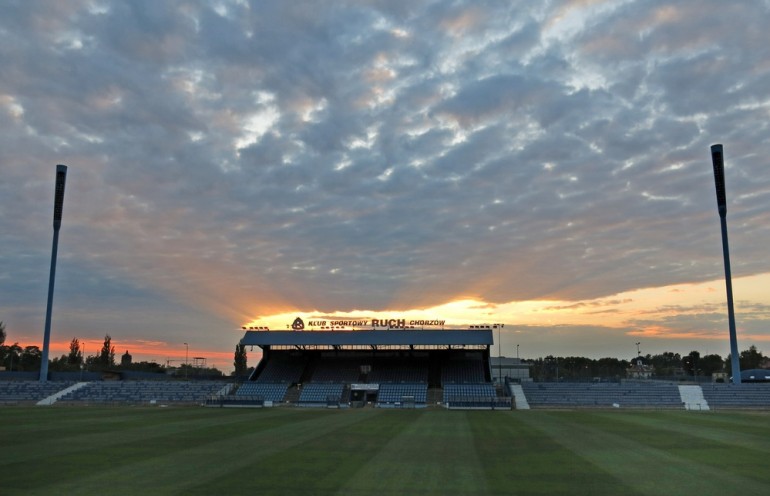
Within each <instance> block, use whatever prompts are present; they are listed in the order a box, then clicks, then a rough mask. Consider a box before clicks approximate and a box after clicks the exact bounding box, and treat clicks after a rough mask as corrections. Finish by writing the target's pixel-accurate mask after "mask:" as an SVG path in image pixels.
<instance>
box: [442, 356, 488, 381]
mask: <svg viewBox="0 0 770 496" xmlns="http://www.w3.org/2000/svg"><path fill="white" fill-rule="evenodd" d="M484 376H485V374H484V364H483V362H482V361H481V360H471V359H450V360H447V361H446V362H445V363H444V366H443V367H442V369H441V383H442V384H444V385H446V384H464V383H465V384H478V383H483V382H484V381H485V377H484Z"/></svg>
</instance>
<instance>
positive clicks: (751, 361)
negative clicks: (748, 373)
mask: <svg viewBox="0 0 770 496" xmlns="http://www.w3.org/2000/svg"><path fill="white" fill-rule="evenodd" d="M738 356H739V357H740V358H739V361H740V362H739V363H740V365H741V366H740V369H741V370H751V369H758V368H759V366H760V364H761V363H762V360H763V359H764V356H763V355H762V352H761V351H759V350H757V347H756V346H754V345H751V346H750V347H749V349H748V350H743V351H741V354H740V355H738ZM732 359H733V357H732V355H727V360H725V361H726V362H727V365H726V366H727V370H732Z"/></svg>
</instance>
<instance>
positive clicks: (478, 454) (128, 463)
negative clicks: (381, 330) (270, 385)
mask: <svg viewBox="0 0 770 496" xmlns="http://www.w3.org/2000/svg"><path fill="white" fill-rule="evenodd" d="M768 460H770V414H769V413H768V412H719V413H713V412H710V413H709V412H700V413H695V412H685V411H676V412H674V411H620V410H618V411H542V410H534V411H446V410H437V409H430V410H425V409H423V410H384V409H363V410H326V409H302V408H273V409H217V408H195V407H186V408H182V407H169V408H159V407H154V408H149V407H147V408H145V407H116V408H101V407H34V408H26V407H9V408H0V474H2V475H1V476H0V494H1V495H4V496H7V495H16V494H19V495H21V494H24V495H31V494H46V495H50V494H68V495H70V494H100V495H109V494H131V495H135V494H140V495H146V496H150V495H163V494H180V495H181V494H206V495H220V494H221V495H233V494H251V495H264V494H276V495H279V494H280V495H287V494H302V495H332V494H334V495H370V496H371V495H393V496H396V495H398V496H401V495H411V494H415V495H426V494H433V495H461V494H462V495H471V494H570V495H601V494H607V495H620V494H622V495H624V496H629V495H661V494H676V495H719V496H725V495H727V494H757V495H758V494H767V493H768V492H770V468H768V466H767V461H768Z"/></svg>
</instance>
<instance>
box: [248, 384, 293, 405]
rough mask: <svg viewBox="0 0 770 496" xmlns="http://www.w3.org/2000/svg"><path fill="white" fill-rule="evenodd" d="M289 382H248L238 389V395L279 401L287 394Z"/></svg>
mask: <svg viewBox="0 0 770 496" xmlns="http://www.w3.org/2000/svg"><path fill="white" fill-rule="evenodd" d="M288 388H289V384H288V383H286V382H283V383H278V384H272V383H266V382H246V383H244V384H242V385H241V387H239V388H238V390H237V391H236V393H235V394H236V396H239V397H248V398H253V399H261V400H263V401H272V402H275V403H277V402H279V401H281V400H283V397H284V396H285V395H286V390H287V389H288Z"/></svg>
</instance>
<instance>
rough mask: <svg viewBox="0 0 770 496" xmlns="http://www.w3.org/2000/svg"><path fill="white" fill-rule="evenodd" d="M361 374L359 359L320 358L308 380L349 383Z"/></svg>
mask: <svg viewBox="0 0 770 496" xmlns="http://www.w3.org/2000/svg"><path fill="white" fill-rule="evenodd" d="M360 375H361V361H360V360H355V359H350V360H348V359H341V358H337V359H335V358H322V359H321V360H320V361H319V362H318V364H317V365H316V367H315V370H314V371H313V375H312V377H311V378H310V382H327V383H328V382H333V383H348V384H349V383H351V382H356V381H357V380H358V378H359V376H360Z"/></svg>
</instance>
